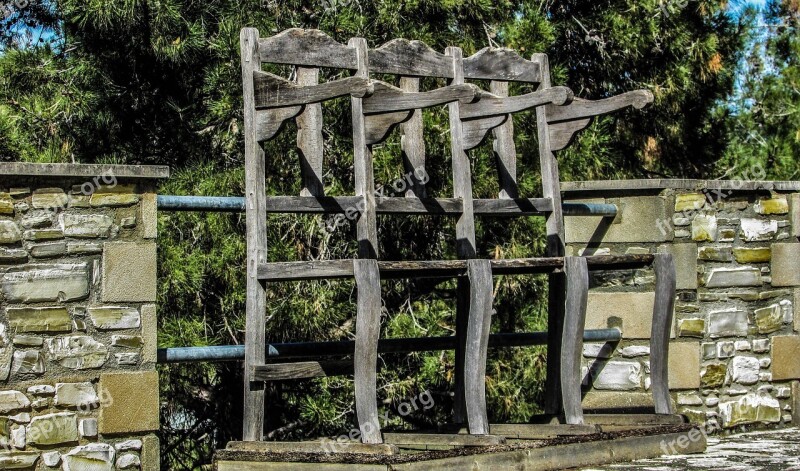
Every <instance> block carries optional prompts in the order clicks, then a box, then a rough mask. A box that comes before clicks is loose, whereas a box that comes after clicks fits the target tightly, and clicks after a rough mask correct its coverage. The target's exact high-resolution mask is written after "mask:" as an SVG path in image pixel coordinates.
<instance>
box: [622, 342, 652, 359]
mask: <svg viewBox="0 0 800 471" xmlns="http://www.w3.org/2000/svg"><path fill="white" fill-rule="evenodd" d="M619 353H620V354H621V355H622V356H623V357H625V358H637V357H646V356H648V355H650V347H648V346H644V345H641V346H638V345H631V346H629V347H625V348H623V349H622V350H620V352H619Z"/></svg>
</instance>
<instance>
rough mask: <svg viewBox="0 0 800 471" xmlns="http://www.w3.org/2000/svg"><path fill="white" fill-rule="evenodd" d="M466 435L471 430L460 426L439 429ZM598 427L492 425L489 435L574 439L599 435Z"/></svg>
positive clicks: (519, 437)
mask: <svg viewBox="0 0 800 471" xmlns="http://www.w3.org/2000/svg"><path fill="white" fill-rule="evenodd" d="M456 428H457V429H458V433H460V434H466V433H469V430H467V429H466V428H463V427H460V426H458V425H455V426H452V425H444V426H440V427H439V429H440V430H441V431H444V432H451V433H452V432H454V431H455V429H456ZM599 432H600V428H599V427H598V426H597V425H566V424H490V425H489V433H490V434H491V435H496V436H500V437H505V438H510V439H522V440H542V439H547V438H556V437H572V436H580V435H591V434H595V433H599Z"/></svg>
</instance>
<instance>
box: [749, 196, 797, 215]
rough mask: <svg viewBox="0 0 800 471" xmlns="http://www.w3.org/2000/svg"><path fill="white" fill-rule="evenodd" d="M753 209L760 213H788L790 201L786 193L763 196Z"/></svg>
mask: <svg viewBox="0 0 800 471" xmlns="http://www.w3.org/2000/svg"><path fill="white" fill-rule="evenodd" d="M753 209H754V210H755V212H756V213H758V214H765V215H766V214H787V213H788V212H789V201H788V200H787V199H786V196H785V195H780V196H775V197H772V198H761V199H759V200H758V201H756V204H755V205H754V206H753Z"/></svg>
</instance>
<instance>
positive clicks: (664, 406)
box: [650, 254, 676, 414]
mask: <svg viewBox="0 0 800 471" xmlns="http://www.w3.org/2000/svg"><path fill="white" fill-rule="evenodd" d="M653 268H654V269H655V272H656V294H655V305H654V307H653V330H652V332H651V334H650V379H651V381H652V388H653V401H654V402H655V406H656V414H673V413H674V410H673V408H672V402H671V401H670V397H669V370H668V366H667V365H668V363H669V336H670V331H671V330H672V316H673V308H674V307H675V283H676V280H675V262H674V260H673V259H672V255H671V254H657V255H656V259H655V262H654V264H653Z"/></svg>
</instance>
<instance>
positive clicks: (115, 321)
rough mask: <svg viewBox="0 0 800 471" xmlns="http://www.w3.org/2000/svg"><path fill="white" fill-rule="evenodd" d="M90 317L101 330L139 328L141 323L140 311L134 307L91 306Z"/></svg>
mask: <svg viewBox="0 0 800 471" xmlns="http://www.w3.org/2000/svg"><path fill="white" fill-rule="evenodd" d="M89 317H90V318H91V319H92V324H94V326H95V327H97V328H98V329H101V330H112V329H138V328H139V326H140V325H141V318H140V316H139V311H138V310H137V309H136V308H133V307H115V306H103V307H90V308H89Z"/></svg>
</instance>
